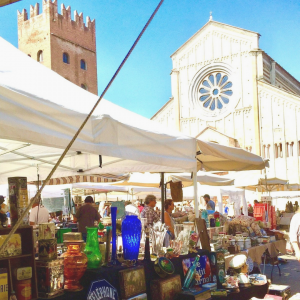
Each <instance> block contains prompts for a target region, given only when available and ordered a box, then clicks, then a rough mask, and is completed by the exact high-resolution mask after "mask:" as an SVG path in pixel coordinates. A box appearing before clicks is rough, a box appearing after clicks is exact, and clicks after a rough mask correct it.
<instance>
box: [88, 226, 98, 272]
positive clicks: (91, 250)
mask: <svg viewBox="0 0 300 300" xmlns="http://www.w3.org/2000/svg"><path fill="white" fill-rule="evenodd" d="M86 231H87V239H86V246H85V249H84V253H85V254H86V256H87V258H88V265H87V267H88V268H89V269H97V268H99V267H100V263H101V259H102V255H101V252H100V248H99V242H98V227H86Z"/></svg>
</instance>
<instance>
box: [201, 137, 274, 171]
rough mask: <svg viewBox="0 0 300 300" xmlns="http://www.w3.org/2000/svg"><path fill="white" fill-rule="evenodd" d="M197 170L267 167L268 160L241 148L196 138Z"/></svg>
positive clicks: (239, 169)
mask: <svg viewBox="0 0 300 300" xmlns="http://www.w3.org/2000/svg"><path fill="white" fill-rule="evenodd" d="M197 144H198V152H197V160H198V163H197V164H198V170H201V169H202V168H204V169H205V170H206V171H246V170H262V169H264V168H265V167H269V163H268V160H264V159H263V158H262V157H260V156H258V155H256V154H253V153H251V152H248V151H246V150H244V149H241V148H234V147H228V146H224V145H219V144H216V143H212V142H205V141H202V140H199V139H198V140H197Z"/></svg>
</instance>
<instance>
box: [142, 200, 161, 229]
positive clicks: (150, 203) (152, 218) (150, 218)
mask: <svg viewBox="0 0 300 300" xmlns="http://www.w3.org/2000/svg"><path fill="white" fill-rule="evenodd" d="M155 206H156V197H155V196H154V195H148V196H147V197H146V199H145V207H144V209H143V210H142V212H141V217H142V218H146V219H147V222H146V225H153V223H156V222H157V221H159V219H160V218H159V216H158V215H157V213H156V212H155V211H154V207H155Z"/></svg>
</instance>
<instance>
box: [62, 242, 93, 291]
mask: <svg viewBox="0 0 300 300" xmlns="http://www.w3.org/2000/svg"><path fill="white" fill-rule="evenodd" d="M82 244H83V241H82V240H81V241H66V242H65V245H66V246H67V252H65V253H64V254H62V257H63V258H64V276H65V286H64V289H65V290H72V291H80V290H82V289H83V287H82V286H81V285H80V283H79V280H80V279H81V277H82V276H83V274H84V272H85V270H86V268H87V262H88V259H87V256H86V255H85V254H84V253H82V252H81V251H80V249H81V245H82Z"/></svg>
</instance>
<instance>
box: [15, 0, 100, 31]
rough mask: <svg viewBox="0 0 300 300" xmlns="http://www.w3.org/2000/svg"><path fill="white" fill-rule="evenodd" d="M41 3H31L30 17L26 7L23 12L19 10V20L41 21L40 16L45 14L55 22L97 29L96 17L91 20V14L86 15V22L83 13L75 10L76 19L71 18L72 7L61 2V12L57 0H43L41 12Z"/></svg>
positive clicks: (85, 28) (83, 28)
mask: <svg viewBox="0 0 300 300" xmlns="http://www.w3.org/2000/svg"><path fill="white" fill-rule="evenodd" d="M39 8H40V5H39V3H36V4H35V6H32V5H30V18H28V13H27V10H26V9H23V10H22V12H20V11H18V22H19V23H20V22H26V21H30V22H35V21H40V20H39V18H36V17H38V16H43V17H44V19H50V20H51V22H53V23H55V22H58V21H60V22H61V23H66V24H72V25H73V27H74V28H75V27H77V28H80V29H82V30H95V19H94V20H92V21H91V18H90V17H89V16H87V17H86V22H85V23H84V21H83V13H82V12H81V13H79V14H78V12H77V11H76V10H75V11H74V20H72V18H71V7H70V6H68V7H67V8H66V7H65V5H64V4H61V13H60V14H59V13H58V9H57V0H53V1H52V0H43V11H42V13H41V14H40V9H39Z"/></svg>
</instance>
